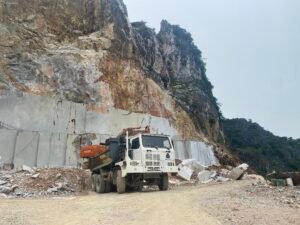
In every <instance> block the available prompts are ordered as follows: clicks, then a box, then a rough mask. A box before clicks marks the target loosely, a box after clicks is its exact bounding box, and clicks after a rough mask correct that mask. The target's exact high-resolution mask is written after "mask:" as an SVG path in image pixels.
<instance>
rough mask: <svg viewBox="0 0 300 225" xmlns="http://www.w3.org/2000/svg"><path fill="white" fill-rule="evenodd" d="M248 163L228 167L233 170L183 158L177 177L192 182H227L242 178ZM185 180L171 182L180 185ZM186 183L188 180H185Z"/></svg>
mask: <svg viewBox="0 0 300 225" xmlns="http://www.w3.org/2000/svg"><path fill="white" fill-rule="evenodd" d="M248 167H249V166H248V165H247V164H245V163H244V164H241V165H239V166H238V167H236V168H232V167H227V168H230V169H231V170H228V169H225V168H219V167H215V168H208V167H206V166H203V165H201V164H200V163H199V162H197V161H196V160H194V159H187V160H183V161H182V162H181V163H180V164H179V165H178V168H179V172H178V175H177V177H178V178H179V179H181V180H184V181H188V182H192V183H202V184H207V183H211V182H227V181H230V180H239V179H242V178H243V177H244V176H245V174H246V172H247V170H248ZM181 183H183V182H180V181H178V182H175V181H174V179H173V180H172V181H171V184H175V185H179V184H181ZM185 183H186V182H185Z"/></svg>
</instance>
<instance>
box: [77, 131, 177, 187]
mask: <svg viewBox="0 0 300 225" xmlns="http://www.w3.org/2000/svg"><path fill="white" fill-rule="evenodd" d="M90 147H94V148H95V146H90ZM96 148H97V147H96ZM81 151H82V152H83V151H85V152H83V153H82V157H83V158H85V157H84V156H85V154H84V153H91V152H93V150H92V149H90V151H89V146H85V147H84V148H83V149H82V150H81ZM88 156H89V157H86V158H88V167H89V169H90V170H91V171H92V189H93V190H94V191H96V192H98V193H107V192H111V191H114V190H116V191H117V192H118V193H124V192H126V191H137V190H140V189H142V187H143V186H144V185H147V186H151V185H158V187H159V189H160V190H162V191H165V190H168V184H169V174H172V175H175V174H177V172H178V167H177V166H176V164H175V151H174V147H173V144H172V141H171V139H170V137H169V136H167V135H154V134H150V129H149V128H145V129H141V128H130V129H127V130H124V131H123V132H122V134H120V135H119V136H118V137H117V138H110V139H108V140H107V141H106V143H105V144H102V145H99V148H98V151H97V150H96V151H94V152H93V153H92V154H89V155H88Z"/></svg>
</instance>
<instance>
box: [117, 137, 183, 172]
mask: <svg viewBox="0 0 300 225" xmlns="http://www.w3.org/2000/svg"><path fill="white" fill-rule="evenodd" d="M126 152H127V154H126V157H125V159H126V160H125V162H126V163H124V161H123V162H122V163H120V164H119V165H121V169H122V176H126V175H127V174H130V173H177V172H178V168H177V166H176V165H175V151H174V148H173V145H172V141H171V140H170V138H169V136H166V135H152V134H138V135H135V136H132V137H129V138H128V149H127V151H126Z"/></svg>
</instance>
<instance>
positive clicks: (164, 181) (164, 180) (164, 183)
mask: <svg viewBox="0 0 300 225" xmlns="http://www.w3.org/2000/svg"><path fill="white" fill-rule="evenodd" d="M158 187H159V190H161V191H166V190H168V189H169V176H168V174H167V173H164V174H162V175H161V176H160V181H159V184H158Z"/></svg>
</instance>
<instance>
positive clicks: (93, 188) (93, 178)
mask: <svg viewBox="0 0 300 225" xmlns="http://www.w3.org/2000/svg"><path fill="white" fill-rule="evenodd" d="M96 178H97V174H92V177H91V183H92V191H96Z"/></svg>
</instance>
